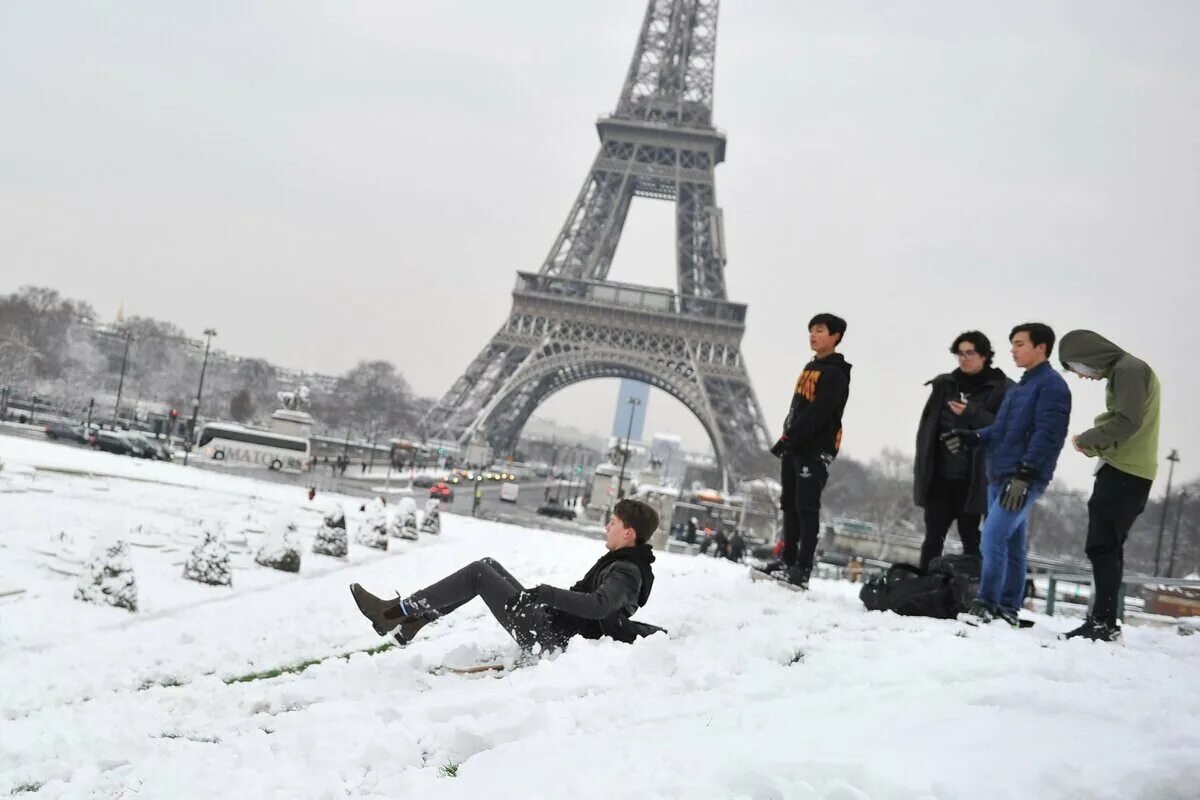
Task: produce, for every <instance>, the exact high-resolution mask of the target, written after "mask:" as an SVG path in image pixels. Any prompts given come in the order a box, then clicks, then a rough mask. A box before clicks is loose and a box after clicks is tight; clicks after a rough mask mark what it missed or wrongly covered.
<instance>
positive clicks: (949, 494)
mask: <svg viewBox="0 0 1200 800" xmlns="http://www.w3.org/2000/svg"><path fill="white" fill-rule="evenodd" d="M970 493H971V484H970V483H969V482H968V481H950V480H945V479H942V478H934V480H933V483H932V484H930V486H929V495H928V496H927V497H926V498H925V541H924V542H922V543H921V569H923V570H925V569H929V562H930V561H933V560H934V559H935V558H937V557H938V556H940V555H941V554H942V548H943V547H944V546H945V544H946V533H947V532H948V531H949V530H950V523H952V522H957V523H958V538H959V539H960V540H962V549H963V553H964V554H965V555H971V556H975V557H977V558H978V557H980V555H979V522H980V520H982V519H983V515H982V514H968V513H967V511H966V507H967V495H968V494H970Z"/></svg>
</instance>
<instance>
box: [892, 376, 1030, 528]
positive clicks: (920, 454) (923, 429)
mask: <svg viewBox="0 0 1200 800" xmlns="http://www.w3.org/2000/svg"><path fill="white" fill-rule="evenodd" d="M956 372H958V370H955V372H947V373H945V374H943V375H938V376H937V377H936V378H934V379H932V380H930V381H928V382H927V383H926V384H925V385H926V386H930V387H932V388H931V389H930V392H929V400H928V401H927V402H926V403H925V410H924V411H923V412H921V424H920V426H918V428H917V454H916V459H915V460H914V461H913V502H914V503H916V504H917V505H918V506H921V507H922V508H923V507H924V506H925V499H926V498H927V497H929V489H930V487H931V486H933V482H934V480H936V478H937V458H938V448H940V447H945V445H944V444H942V442H941V440H940V439H939V438H938V415H939V414H940V413H941V411H942V409H943V408H945V406H946V403H948V402H950V401H951V400H957V399H958V394H959V389H958V385H959V382H958V381H956V380H955V373H956ZM1012 385H1013V382H1012V381H1011V380H1009V379H1008V377H1007V376H1006V375H1005V374H1004V373H1003V372H1001V371H1000V370H999V369H997V368H995V367H984V375H983V380H982V381H981V382H980V383H979V385H978V386H977V388H975V389H974V390H973V391H971V392H970V393H968V394H967V410H966V411H964V412H963V413H962V415H961V416H960V417H959V418H958V421H959V424H958V427H959V428H966V429H969V430H978V429H980V428H983V427H986V426H988V425H990V424H992V421H993V420H994V419H995V418H996V412H997V411H998V410H999V409H1000V404H1001V403H1002V402H1004V395H1005V394H1006V393H1007V392H1008V388H1009V387H1010V386H1012ZM985 456H986V452H985V450H984V448H982V447H977V448H975V449H974V450H971V451H970V459H971V462H970V463H971V466H970V477H969V478H968V480H969V481H970V484H971V488H970V491H969V492H968V494H967V505H966V508H965V509H964V510H965V511H966V512H967V513H968V514H983V513H984V512H986V511H987V469H986V466H985V463H984V462H985Z"/></svg>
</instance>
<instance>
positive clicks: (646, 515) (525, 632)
mask: <svg viewBox="0 0 1200 800" xmlns="http://www.w3.org/2000/svg"><path fill="white" fill-rule="evenodd" d="M657 529H658V513H657V512H656V511H655V510H654V509H653V508H651V507H650V506H648V505H646V504H645V503H643V502H641V501H638V500H630V499H625V500H621V501H620V502H618V503H617V505H616V507H615V508H614V509H613V515H612V519H610V520H609V522H608V525H607V526H606V527H605V529H604V534H605V537H604V546H605V547H606V548H607V549H608V553H607V554H606V555H605V556H603V557H602V558H601V559H600V560H599V561H597V562H596V563H595V564H594V565H592V568H591V569H589V570H588V572H587V574H586V575H584V576H583V578H582V579H581V580H580V581H578V582H577V583H576V584H575V585H574V586H572V587H571V588H570V589H559V588H556V587H554V586H547V585H546V584H541V585H539V586H535V587H534V588H532V589H526V588H524V587H523V586H521V584H520V583H519V582H518V581H517V579H516V578H514V577H513V576H512V575H510V574H509V573H508V572H507V570H505V569H504V567H502V566H500V564H499V563H497V562H496V561H494V560H492V559H490V558H484V559H480V560H479V561H474V562H472V563H470V564H468V565H467V566H465V567H463V568H462V569H460V570H458V571H457V572H455V573H453V574H451V575H449V576H447V577H445V578H443V579H442V580H440V581H438V582H437V583H434V584H431V585H430V586H427V587H425V588H424V589H421V590H419V591H417V592H415V593H413V594H411V595H409V596H408V597H403V598H396V599H392V600H384V599H382V598H379V597H376V596H375V595H373V594H371V593H370V592H368V591H367V590H366V589H364V588H362V587H361V586H359V585H358V584H357V583H352V584H350V593H351V594H352V595H353V596H354V602H355V603H357V604H358V610H359V611H361V612H362V613H363V616H365V617H366V618H367V619H368V620H370V621H371V625H372V626H374V628H375V632H376V633H378V634H379V635H380V636H385V635H387V634H388V633H391V632H392V631H396V633H395V634H394V637H395V639H396V641H397V642H398V643H399V644H400V645H406V644H408V643H409V642H410V641H412V639H413V637H415V636H416V635H417V632H418V631H419V630H421V628H423V627H424V626H425V625H427V624H428V623H430V622H432V621H433V620H435V619H437V618H438V617H440V616H442V615H444V614H449V613H450V612H451V611H454V610H455V609H456V608H458V607H459V606H461V605H463V604H464V603H466V602H468V601H470V600H473V599H474V598H476V597H481V598H483V602H485V603H487V607H488V609H489V610H491V612H492V615H493V616H494V617H495V618H496V621H497V622H499V623H500V624H501V625H502V626H504V629H505V630H506V631H508V632H509V634H511V635H512V637H513V638H514V639H516V641H517V644H519V645H520V646H521V648H522V649H523V650H535V649H537V650H540V651H545V650H552V649H561V648H563V647H565V646H566V644H567V642H568V640H570V639H571V637H573V636H583V637H584V638H586V639H599V638H600V637H601V636H611V637H612V638H614V639H616V640H618V641H622V642H632V641H634V640H635V639H637V638H638V637H639V636H649V635H650V634H651V633H654V632H656V631H659V630H661V628H656V627H654V626H653V625H647V624H644V623H640V622H634V621H633V620H631V619H630V617H631V616H633V614H634V613H635V612H636V611H637V610H638V608H639V607H641V606H644V605H646V601H647V600H648V599H649V597H650V589H651V587H652V586H653V585H654V573H653V571H652V570H651V569H650V565H651V563H653V562H654V554H653V553H652V552H651V550H650V545H649V544H648V542H649V541H650V536H651V535H652V534H653V533H654V532H655V531H656V530H657ZM397 629H398V630H397Z"/></svg>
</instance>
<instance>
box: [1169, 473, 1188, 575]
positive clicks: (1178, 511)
mask: <svg viewBox="0 0 1200 800" xmlns="http://www.w3.org/2000/svg"><path fill="white" fill-rule="evenodd" d="M1187 499H1188V493H1187V492H1180V493H1179V494H1178V495H1177V496H1176V498H1175V531H1174V532H1173V533H1172V534H1171V555H1170V556H1168V557H1167V577H1168V578H1170V577H1171V576H1173V575H1174V574H1175V546H1176V545H1178V544H1179V522H1180V520H1181V519H1182V518H1183V506H1184V503H1186V502H1187Z"/></svg>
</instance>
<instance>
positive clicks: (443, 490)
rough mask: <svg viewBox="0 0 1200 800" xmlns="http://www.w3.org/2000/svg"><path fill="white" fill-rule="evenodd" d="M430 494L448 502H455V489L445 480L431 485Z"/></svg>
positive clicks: (436, 498)
mask: <svg viewBox="0 0 1200 800" xmlns="http://www.w3.org/2000/svg"><path fill="white" fill-rule="evenodd" d="M429 496H430V497H432V498H434V499H435V500H445V501H446V502H447V503H453V502H454V489H452V488H451V487H450V485H449V484H447V483H446V482H445V481H438V482H437V483H435V484H434V485H433V486H431V487H429Z"/></svg>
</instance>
